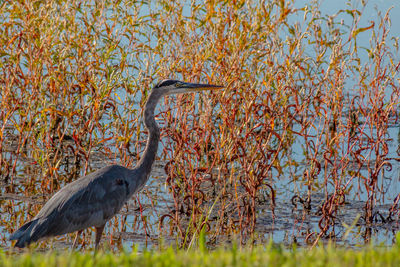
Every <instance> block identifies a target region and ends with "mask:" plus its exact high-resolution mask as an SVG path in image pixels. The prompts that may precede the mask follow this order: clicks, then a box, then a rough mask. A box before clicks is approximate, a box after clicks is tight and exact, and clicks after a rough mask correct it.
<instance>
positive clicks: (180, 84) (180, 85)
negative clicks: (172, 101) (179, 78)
mask: <svg viewBox="0 0 400 267" xmlns="http://www.w3.org/2000/svg"><path fill="white" fill-rule="evenodd" d="M182 86H183V83H181V82H177V83H175V87H182Z"/></svg>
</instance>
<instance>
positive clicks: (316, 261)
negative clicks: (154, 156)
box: [0, 245, 400, 267]
mask: <svg viewBox="0 0 400 267" xmlns="http://www.w3.org/2000/svg"><path fill="white" fill-rule="evenodd" d="M399 255H400V246H399V245H397V246H393V247H391V248H383V247H372V246H368V247H364V248H361V249H357V250H355V249H346V248H335V247H333V246H330V245H328V246H318V247H315V248H313V249H307V248H292V249H285V248H282V247H279V246H273V245H267V246H265V247H262V246H258V247H255V248H252V249H250V248H243V249H238V248H236V247H233V248H230V249H223V248H218V249H216V250H213V251H207V250H190V251H185V250H178V251H175V250H173V249H172V248H169V249H166V250H164V251H145V252H143V253H137V252H132V253H128V252H122V253H118V254H113V253H112V252H99V253H97V254H93V252H92V253H89V252H87V253H85V252H73V253H70V252H67V251H65V252H55V251H54V252H48V253H38V252H33V253H24V254H10V253H7V252H4V251H0V266H1V267H2V266H35V267H37V266H46V267H51V266H58V267H61V266H87V267H88V266H313V267H315V266H340V267H344V266H400V256H399Z"/></svg>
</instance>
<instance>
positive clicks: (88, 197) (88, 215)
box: [9, 80, 223, 250]
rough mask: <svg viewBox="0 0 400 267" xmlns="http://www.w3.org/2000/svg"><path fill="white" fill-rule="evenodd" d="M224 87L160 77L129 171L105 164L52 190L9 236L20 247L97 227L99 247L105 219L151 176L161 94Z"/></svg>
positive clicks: (157, 136) (118, 166)
mask: <svg viewBox="0 0 400 267" xmlns="http://www.w3.org/2000/svg"><path fill="white" fill-rule="evenodd" d="M221 88H223V86H217V85H210V84H197V83H186V82H181V81H177V80H163V81H161V82H160V83H158V84H157V85H156V86H154V87H153V89H152V90H151V93H150V95H149V97H148V99H147V102H146V104H145V107H144V124H145V127H146V128H147V130H148V138H147V144H146V148H145V150H144V152H143V155H142V157H141V159H140V160H139V162H138V163H137V164H136V166H135V167H134V168H133V169H129V168H125V167H123V166H120V165H111V166H107V167H103V168H101V169H99V170H97V171H95V172H92V173H90V174H89V175H86V176H84V177H81V178H79V179H77V180H76V181H74V182H72V183H70V184H68V185H66V186H65V187H63V188H62V189H60V190H59V191H58V192H57V193H55V194H54V195H53V196H52V197H51V198H50V200H49V201H47V202H46V204H45V205H44V206H43V208H42V209H41V210H40V211H39V213H38V214H37V215H36V216H35V217H34V218H33V219H32V220H31V221H29V222H27V223H25V224H24V225H23V226H21V227H20V228H19V229H18V230H17V231H15V232H14V233H13V234H12V235H10V237H9V239H10V240H17V242H16V243H15V245H14V246H15V247H18V248H23V247H26V246H28V245H29V244H30V243H32V242H35V241H38V240H40V239H43V238H48V237H53V236H58V235H63V234H67V233H72V232H77V234H76V237H75V240H74V244H73V248H74V247H75V245H76V241H77V237H78V235H79V234H80V233H81V232H82V231H83V230H84V229H86V228H89V227H93V226H94V227H95V229H96V239H95V249H96V250H97V247H98V245H99V242H100V239H101V235H102V233H103V229H104V226H105V224H106V223H107V221H108V220H110V219H111V218H112V217H113V216H114V215H116V214H117V213H118V212H119V211H120V209H121V208H122V206H123V205H124V204H125V203H126V202H127V201H128V200H129V199H130V198H131V197H132V195H133V194H135V193H136V192H138V191H139V190H140V189H141V188H142V187H143V186H144V185H145V184H146V182H147V180H148V179H149V175H150V171H151V168H152V165H153V162H154V160H155V157H156V154H157V148H158V143H159V139H160V130H159V128H158V125H157V123H156V121H155V119H154V110H155V108H156V105H157V103H158V101H159V100H160V99H161V98H162V97H163V96H165V95H171V94H180V93H190V92H197V91H202V90H212V89H221Z"/></svg>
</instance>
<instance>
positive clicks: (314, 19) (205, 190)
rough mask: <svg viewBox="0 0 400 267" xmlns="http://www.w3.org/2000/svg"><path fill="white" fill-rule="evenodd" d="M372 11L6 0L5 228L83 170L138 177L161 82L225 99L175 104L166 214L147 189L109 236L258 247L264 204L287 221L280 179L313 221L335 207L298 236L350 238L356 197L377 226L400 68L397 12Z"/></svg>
mask: <svg viewBox="0 0 400 267" xmlns="http://www.w3.org/2000/svg"><path fill="white" fill-rule="evenodd" d="M365 5H366V3H364V2H362V3H361V4H358V7H356V6H355V4H354V6H352V5H351V3H350V4H349V5H348V6H345V7H343V9H341V10H340V11H339V12H338V13H335V14H323V13H322V12H321V11H320V10H319V6H318V2H310V3H309V4H305V5H304V6H298V4H297V5H296V1H283V0H271V1H229V2H226V1H206V2H201V1H193V2H180V1H75V0H72V1H62V0H61V1H3V2H1V3H0V23H1V27H0V88H1V91H0V105H1V108H0V162H1V165H0V179H1V189H0V202H1V206H0V209H1V212H0V218H1V225H2V227H3V229H5V232H6V233H9V232H11V231H12V230H14V229H16V227H17V226H20V225H22V223H23V222H25V221H27V220H28V219H30V218H32V217H33V216H34V215H35V214H36V213H37V212H38V211H39V210H40V207H41V206H42V205H43V203H44V201H46V200H47V199H49V198H50V196H51V195H52V194H53V193H54V192H56V191H57V190H59V189H60V187H62V186H63V185H65V184H67V183H69V182H71V181H74V180H76V179H77V178H78V177H80V176H82V175H85V174H87V173H90V172H92V171H94V170H95V169H97V168H99V167H101V166H104V165H106V164H109V163H118V164H121V165H124V166H128V167H129V166H134V164H135V162H136V160H138V159H139V157H140V154H141V153H142V151H143V148H144V145H145V140H146V137H147V133H146V132H145V130H144V127H143V124H142V123H143V122H142V121H141V115H142V114H141V110H142V107H143V105H144V103H145V100H146V97H147V95H148V93H149V91H150V89H151V87H152V86H153V85H154V84H155V83H156V82H157V81H158V80H161V79H163V78H176V79H180V80H185V81H191V82H207V83H212V84H224V85H225V86H226V87H227V89H226V90H225V91H224V93H223V94H214V93H209V94H206V95H205V96H194V95H193V96H178V97H176V98H166V99H165V102H164V105H162V107H161V108H160V109H159V110H158V115H157V116H158V118H159V123H160V125H161V126H162V148H161V149H160V151H159V154H158V155H159V158H158V160H159V162H160V164H161V165H162V166H163V169H164V171H165V172H163V174H162V175H164V176H165V177H163V179H165V188H166V194H167V196H166V197H165V196H164V198H166V199H168V201H166V202H165V203H160V202H162V200H161V199H160V198H157V197H156V196H157V193H156V192H152V190H145V191H144V192H143V193H141V194H139V195H138V196H137V197H135V198H134V199H133V200H132V203H131V204H133V206H132V205H128V206H127V207H126V208H125V209H124V210H123V212H122V216H117V217H116V218H115V219H113V220H112V222H111V224H110V225H109V227H110V228H112V229H114V230H113V231H109V233H110V232H111V233H112V232H121V233H126V232H133V233H142V234H143V235H144V236H145V238H148V239H152V240H153V241H154V242H157V240H160V239H168V238H171V237H172V238H173V239H175V240H177V243H178V245H179V246H184V247H188V246H191V244H193V240H195V239H197V238H198V236H199V235H200V232H201V231H204V232H205V233H206V236H207V244H208V245H214V244H218V242H220V241H223V240H226V239H227V238H228V237H231V236H236V237H237V239H238V240H239V242H241V243H243V244H245V243H251V242H249V241H253V240H255V239H257V238H259V237H258V236H257V226H258V225H259V224H260V222H259V221H258V220H257V218H258V216H259V214H260V212H261V211H260V206H261V205H264V206H265V205H267V207H268V210H269V211H270V212H271V218H270V219H271V222H274V220H275V219H276V218H275V212H274V211H275V207H276V204H277V203H276V202H277V201H278V200H279V196H280V195H282V194H283V193H286V191H287V190H288V189H287V188H282V186H280V185H282V181H286V184H288V187H289V190H291V191H293V193H292V195H293V202H296V203H301V204H302V205H300V206H302V207H304V212H307V211H309V210H310V209H311V208H310V206H309V204H310V203H311V200H312V199H313V196H314V194H315V193H322V195H323V197H322V199H323V201H322V203H320V205H319V206H318V207H312V208H313V209H316V210H317V216H319V223H318V226H317V227H315V228H313V229H311V230H310V231H309V232H307V233H304V232H300V231H293V232H292V233H291V235H292V236H293V237H298V238H300V237H301V238H303V240H304V241H305V242H308V243H310V244H313V243H314V244H315V243H316V242H318V240H320V239H321V238H325V237H331V238H332V237H335V236H337V235H338V234H339V233H336V232H335V223H337V214H338V213H339V212H340V209H341V208H342V207H343V206H345V205H346V203H347V200H348V199H358V200H361V201H362V202H363V207H364V209H363V210H362V211H360V213H361V216H362V221H361V223H364V224H365V225H371V224H373V223H374V222H375V221H376V219H377V218H380V217H379V214H377V212H376V208H375V207H376V205H377V204H378V203H383V202H385V201H386V202H385V203H388V202H387V201H388V200H387V199H385V192H386V191H387V190H388V187H389V186H390V185H391V183H394V182H395V180H396V178H395V177H393V173H394V172H393V167H395V166H396V165H395V164H396V162H397V161H398V160H399V158H398V155H399V149H397V150H396V147H395V146H394V145H393V144H398V140H397V139H398V137H396V136H393V135H392V136H391V135H390V128H393V126H395V125H397V124H398V123H399V112H398V105H399V96H400V86H399V66H400V63H399V50H398V38H391V35H390V30H391V24H390V11H387V12H386V11H383V12H378V11H376V16H375V17H374V19H373V20H368V21H367V22H364V21H365V20H362V19H363V18H364V16H365V15H364V14H363V10H364V8H365ZM361 35H363V36H369V43H368V45H367V46H363V47H361V46H360V45H359V44H358V40H359V37H360V36H361ZM199 111H201V112H199ZM154 176H156V175H154ZM288 181H289V183H288ZM163 183H164V182H163ZM398 193H400V192H398ZM398 201H399V197H397V198H395V197H393V198H392V199H389V202H390V203H391V205H390V209H389V210H387V212H388V213H389V215H388V216H385V218H384V219H385V220H386V219H387V220H398V217H399V203H398ZM160 205H163V207H164V208H163V209H161V210H160V209H157V207H158V206H160ZM297 206H298V207H300V206H299V205H297ZM289 208H291V207H289ZM129 215H130V216H132V217H133V219H129V218H130V217H129ZM381 216H382V218H383V215H381ZM305 217H307V216H305ZM305 217H304V216H303V219H300V221H299V223H302V221H304V220H306V218H305ZM151 218H153V219H151ZM7 236H8V234H6V235H4V234H2V240H3V244H5V243H6V241H5V240H6V237H7ZM89 238H90V237H89V236H88V235H86V236H84V237H83V239H82V241H81V244H82V245H85V244H86V242H85V240H88V239H89ZM69 240H72V237H69ZM121 243H122V242H121V235H120V236H119V238H118V237H115V238H111V245H115V244H116V245H117V246H118V245H121ZM50 245H51V243H41V244H40V246H50Z"/></svg>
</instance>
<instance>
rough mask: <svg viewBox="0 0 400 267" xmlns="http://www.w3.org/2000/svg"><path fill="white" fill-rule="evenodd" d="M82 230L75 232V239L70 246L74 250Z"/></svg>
mask: <svg viewBox="0 0 400 267" xmlns="http://www.w3.org/2000/svg"><path fill="white" fill-rule="evenodd" d="M82 231H83V230H79V231H78V232H76V235H75V239H74V244H73V245H72V249H73V250H74V249H75V248H76V242H77V241H78V236H79V235H80V234H81V233H82Z"/></svg>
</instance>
